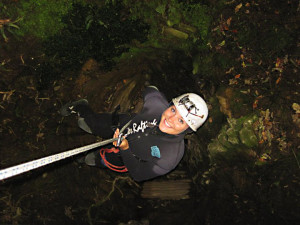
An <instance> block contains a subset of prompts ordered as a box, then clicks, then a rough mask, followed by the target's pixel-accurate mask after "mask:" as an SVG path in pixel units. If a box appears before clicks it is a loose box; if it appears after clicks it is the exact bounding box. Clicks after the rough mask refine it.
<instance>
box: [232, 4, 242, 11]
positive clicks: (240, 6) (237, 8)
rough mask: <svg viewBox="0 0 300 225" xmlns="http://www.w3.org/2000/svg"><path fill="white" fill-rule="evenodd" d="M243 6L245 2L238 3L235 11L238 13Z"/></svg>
mask: <svg viewBox="0 0 300 225" xmlns="http://www.w3.org/2000/svg"><path fill="white" fill-rule="evenodd" d="M242 6H243V3H240V4H238V5H237V6H236V7H235V9H234V12H235V13H237V12H238V11H239V10H240V9H241V8H242Z"/></svg>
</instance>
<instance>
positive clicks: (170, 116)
mask: <svg viewBox="0 0 300 225" xmlns="http://www.w3.org/2000/svg"><path fill="white" fill-rule="evenodd" d="M187 128H189V126H188V125H187V123H186V122H185V121H184V119H183V118H182V116H181V115H180V113H179V112H178V111H177V109H176V107H175V106H174V105H173V106H171V107H169V108H167V109H166V110H165V111H164V112H163V114H162V115H161V120H160V123H159V129H160V130H161V131H162V132H164V133H167V134H173V135H176V134H180V133H181V132H183V131H185V130H186V129H187Z"/></svg>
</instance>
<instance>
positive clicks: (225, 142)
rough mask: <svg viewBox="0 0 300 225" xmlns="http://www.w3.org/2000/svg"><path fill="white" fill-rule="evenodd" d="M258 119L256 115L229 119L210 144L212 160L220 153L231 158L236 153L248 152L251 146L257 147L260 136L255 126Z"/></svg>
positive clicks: (209, 149)
mask: <svg viewBox="0 0 300 225" xmlns="http://www.w3.org/2000/svg"><path fill="white" fill-rule="evenodd" d="M257 120H258V117H257V116H256V115H248V116H244V117H240V118H239V119H234V118H231V119H228V123H227V124H225V125H224V126H223V127H222V129H221V130H220V132H219V134H218V136H217V138H215V139H214V140H213V141H212V142H211V143H210V144H209V145H208V151H209V153H210V159H211V161H212V162H215V160H216V157H219V156H218V155H220V154H221V155H223V156H224V157H227V158H228V157H229V158H230V157H232V156H233V155H234V154H238V153H239V152H246V153H247V152H248V151H249V150H250V149H251V148H253V147H257V145H258V138H257V136H256V134H255V132H254V128H253V124H254V122H255V121H257Z"/></svg>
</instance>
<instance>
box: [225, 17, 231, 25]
mask: <svg viewBox="0 0 300 225" xmlns="http://www.w3.org/2000/svg"><path fill="white" fill-rule="evenodd" d="M231 20H232V18H231V17H230V18H228V19H227V21H226V23H227V25H228V26H230V23H231Z"/></svg>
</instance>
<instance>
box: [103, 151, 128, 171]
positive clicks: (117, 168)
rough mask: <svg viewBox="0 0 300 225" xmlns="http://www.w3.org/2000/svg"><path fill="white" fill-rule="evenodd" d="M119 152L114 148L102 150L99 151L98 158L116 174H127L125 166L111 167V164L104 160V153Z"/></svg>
mask: <svg viewBox="0 0 300 225" xmlns="http://www.w3.org/2000/svg"><path fill="white" fill-rule="evenodd" d="M119 151H120V150H119V149H116V148H102V149H100V156H101V158H102V159H103V161H104V163H105V165H106V166H107V167H108V168H109V169H111V170H113V171H116V172H120V173H124V172H127V171H128V169H127V168H126V166H116V165H113V164H111V163H110V162H108V161H107V160H106V158H105V153H112V152H113V153H118V152H119Z"/></svg>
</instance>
